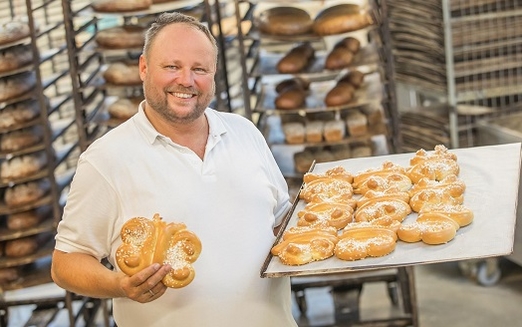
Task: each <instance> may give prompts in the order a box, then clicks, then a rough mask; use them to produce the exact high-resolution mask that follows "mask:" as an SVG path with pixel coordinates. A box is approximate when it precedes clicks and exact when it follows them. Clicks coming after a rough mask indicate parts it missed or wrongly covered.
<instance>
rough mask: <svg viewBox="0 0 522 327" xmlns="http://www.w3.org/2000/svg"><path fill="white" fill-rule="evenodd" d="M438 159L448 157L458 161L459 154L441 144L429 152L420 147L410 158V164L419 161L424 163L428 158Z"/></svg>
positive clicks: (415, 163)
mask: <svg viewBox="0 0 522 327" xmlns="http://www.w3.org/2000/svg"><path fill="white" fill-rule="evenodd" d="M438 159H448V160H453V161H457V155H456V154H455V153H453V152H450V151H449V150H448V148H446V147H445V146H444V145H442V144H439V145H436V146H435V147H434V149H433V151H431V152H428V151H426V150H424V149H419V150H417V152H415V155H414V156H413V157H412V158H411V159H410V166H415V165H417V164H419V163H422V162H424V161H426V160H438Z"/></svg>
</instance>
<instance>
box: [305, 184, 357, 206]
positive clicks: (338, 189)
mask: <svg viewBox="0 0 522 327" xmlns="http://www.w3.org/2000/svg"><path fill="white" fill-rule="evenodd" d="M299 196H300V198H301V199H303V200H305V201H306V202H325V201H330V202H339V203H347V204H351V205H352V206H354V207H355V205H356V201H355V199H353V198H352V197H353V188H352V184H351V183H350V182H348V181H346V180H344V179H340V178H331V177H320V178H317V179H314V180H312V181H311V182H309V183H305V184H304V186H303V189H302V190H301V193H300V195H299Z"/></svg>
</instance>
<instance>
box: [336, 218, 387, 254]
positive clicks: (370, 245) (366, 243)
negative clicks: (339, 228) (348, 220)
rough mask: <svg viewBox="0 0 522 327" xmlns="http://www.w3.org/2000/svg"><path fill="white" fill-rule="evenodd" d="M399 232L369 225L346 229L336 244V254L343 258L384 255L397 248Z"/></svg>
mask: <svg viewBox="0 0 522 327" xmlns="http://www.w3.org/2000/svg"><path fill="white" fill-rule="evenodd" d="M396 242H397V234H396V233H395V232H394V231H393V230H391V229H388V228H384V227H378V226H367V227H361V228H351V229H348V230H345V231H344V232H343V233H342V234H341V235H340V236H339V242H337V245H336V246H335V256H336V257H337V258H339V259H341V260H359V259H364V258H366V257H382V256H385V255H387V254H390V253H391V252H393V250H395V246H396Z"/></svg>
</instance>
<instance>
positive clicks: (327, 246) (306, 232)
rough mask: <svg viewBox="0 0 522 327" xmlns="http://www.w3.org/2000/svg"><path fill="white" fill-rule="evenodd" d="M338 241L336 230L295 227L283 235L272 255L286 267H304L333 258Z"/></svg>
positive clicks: (273, 248)
mask: <svg viewBox="0 0 522 327" xmlns="http://www.w3.org/2000/svg"><path fill="white" fill-rule="evenodd" d="M337 241H338V237H337V231H336V230H335V228H333V229H323V228H309V227H305V228H302V227H301V228H300V227H297V228H295V227H294V229H292V230H291V232H285V233H284V234H283V240H282V241H281V242H280V243H278V244H277V245H275V246H274V247H272V249H271V253H272V254H273V255H276V256H278V257H279V259H280V260H281V262H282V263H283V264H285V265H291V266H297V265H303V264H306V263H309V262H312V261H319V260H324V259H327V258H330V257H331V256H333V254H334V248H335V244H337Z"/></svg>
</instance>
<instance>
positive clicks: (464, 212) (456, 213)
mask: <svg viewBox="0 0 522 327" xmlns="http://www.w3.org/2000/svg"><path fill="white" fill-rule="evenodd" d="M428 212H431V213H439V214H443V215H446V216H448V217H449V218H451V219H453V220H454V221H455V222H457V224H459V226H460V227H464V226H467V225H469V224H471V222H473V218H474V214H473V211H472V210H471V209H469V208H468V207H466V206H464V205H462V204H456V205H452V204H444V203H437V204H433V205H427V206H423V207H422V208H421V209H420V210H419V214H424V213H428Z"/></svg>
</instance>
